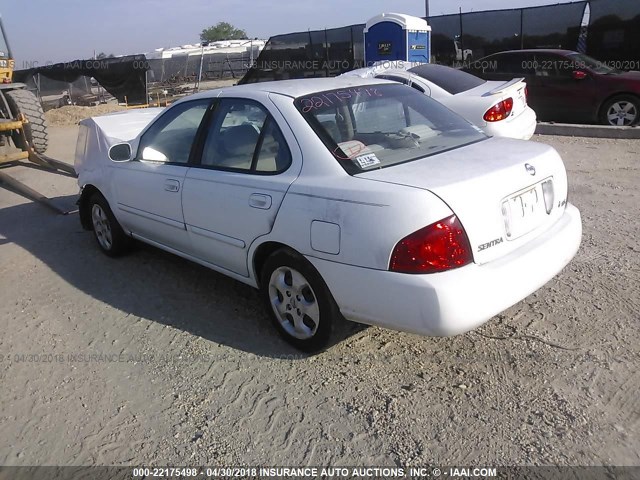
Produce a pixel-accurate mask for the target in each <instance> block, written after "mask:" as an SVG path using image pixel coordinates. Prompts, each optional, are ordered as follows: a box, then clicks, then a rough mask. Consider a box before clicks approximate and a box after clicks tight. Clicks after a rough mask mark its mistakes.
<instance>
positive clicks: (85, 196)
mask: <svg viewBox="0 0 640 480" xmlns="http://www.w3.org/2000/svg"><path fill="white" fill-rule="evenodd" d="M96 192H97V193H99V194H100V195H102V196H103V197H104V195H103V194H102V192H101V191H100V190H98V188H97V187H95V186H94V185H91V184H87V185H85V186H84V187H82V191H81V192H80V198H79V199H78V213H79V215H80V224H81V225H82V228H84V229H85V230H93V225H92V224H91V212H90V211H89V199H90V198H91V196H92V195H93V194H94V193H96Z"/></svg>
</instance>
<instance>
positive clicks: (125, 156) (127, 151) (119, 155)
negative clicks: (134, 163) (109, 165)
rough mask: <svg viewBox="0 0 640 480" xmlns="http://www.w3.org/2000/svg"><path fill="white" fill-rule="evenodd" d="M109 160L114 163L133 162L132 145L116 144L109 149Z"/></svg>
mask: <svg viewBox="0 0 640 480" xmlns="http://www.w3.org/2000/svg"><path fill="white" fill-rule="evenodd" d="M109 158H110V159H111V160H112V161H114V162H128V161H129V160H131V145H129V144H128V143H116V144H115V145H113V146H112V147H111V148H109Z"/></svg>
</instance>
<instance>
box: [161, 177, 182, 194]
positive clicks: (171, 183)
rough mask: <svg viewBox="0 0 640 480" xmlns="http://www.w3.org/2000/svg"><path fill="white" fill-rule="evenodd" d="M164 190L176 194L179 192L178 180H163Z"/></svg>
mask: <svg viewBox="0 0 640 480" xmlns="http://www.w3.org/2000/svg"><path fill="white" fill-rule="evenodd" d="M164 189H165V190H166V191H167V192H178V191H180V182H179V181H178V180H172V179H169V180H165V181H164Z"/></svg>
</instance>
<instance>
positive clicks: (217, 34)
mask: <svg viewBox="0 0 640 480" xmlns="http://www.w3.org/2000/svg"><path fill="white" fill-rule="evenodd" d="M246 38H247V32H245V31H244V30H240V29H239V28H236V27H234V26H233V25H231V24H230V23H227V22H218V24H217V25H214V26H212V27H209V28H205V29H204V30H202V33H201V34H200V40H202V41H203V42H217V41H218V40H244V39H246Z"/></svg>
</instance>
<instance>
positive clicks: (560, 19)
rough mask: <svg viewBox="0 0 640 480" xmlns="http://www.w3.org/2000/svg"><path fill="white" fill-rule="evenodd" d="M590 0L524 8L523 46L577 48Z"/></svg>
mask: <svg viewBox="0 0 640 480" xmlns="http://www.w3.org/2000/svg"><path fill="white" fill-rule="evenodd" d="M586 5H587V2H574V3H564V4H562V3H561V4H558V5H549V6H544V7H534V8H525V9H524V10H523V11H522V25H523V28H522V35H523V39H524V41H523V47H524V48H562V49H566V50H576V49H577V48H578V35H580V24H581V23H582V17H583V16H584V9H585V7H586Z"/></svg>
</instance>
